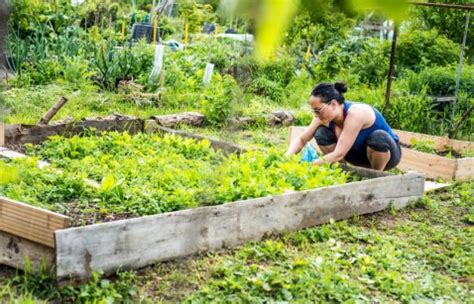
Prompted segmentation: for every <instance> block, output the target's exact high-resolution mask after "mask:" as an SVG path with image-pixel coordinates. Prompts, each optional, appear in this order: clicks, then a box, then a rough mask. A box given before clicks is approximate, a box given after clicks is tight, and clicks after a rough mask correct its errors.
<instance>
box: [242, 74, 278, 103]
mask: <svg viewBox="0 0 474 304" xmlns="http://www.w3.org/2000/svg"><path fill="white" fill-rule="evenodd" d="M250 90H251V91H252V92H253V93H255V94H257V95H260V96H265V97H268V98H270V99H272V100H273V101H276V102H280V101H281V100H282V99H283V96H284V94H285V91H284V88H283V87H282V86H281V85H280V84H279V83H277V82H275V81H272V80H270V79H268V78H267V77H265V76H260V77H258V78H256V79H254V80H253V81H252V84H251V86H250Z"/></svg>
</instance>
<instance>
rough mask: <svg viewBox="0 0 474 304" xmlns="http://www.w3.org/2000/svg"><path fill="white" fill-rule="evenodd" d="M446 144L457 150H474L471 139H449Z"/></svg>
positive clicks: (473, 143)
mask: <svg viewBox="0 0 474 304" xmlns="http://www.w3.org/2000/svg"><path fill="white" fill-rule="evenodd" d="M447 145H448V147H451V148H453V149H454V150H456V151H458V152H462V151H467V150H471V151H474V142H471V141H465V140H457V139H449V140H448V144H447Z"/></svg>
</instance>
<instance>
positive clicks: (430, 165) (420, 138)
mask: <svg viewBox="0 0 474 304" xmlns="http://www.w3.org/2000/svg"><path fill="white" fill-rule="evenodd" d="M395 132H396V133H397V135H398V136H399V138H400V142H401V144H402V145H405V147H403V146H402V160H401V162H400V164H399V165H398V168H399V169H401V170H404V171H406V170H415V171H418V172H422V173H423V174H425V175H426V177H429V178H443V179H445V180H471V179H473V178H474V157H471V156H469V155H470V153H471V152H472V151H474V142H469V141H461V140H454V139H449V138H447V137H440V136H431V135H426V134H419V133H414V132H407V131H401V130H395ZM416 142H418V143H420V142H427V143H430V144H432V148H433V150H434V151H433V152H434V153H427V152H422V151H416V150H414V149H410V148H408V147H407V146H412V145H413V144H414V143H415V144H416ZM450 151H454V152H451V153H450ZM438 154H441V155H438ZM449 154H451V155H452V156H450V157H449ZM456 156H458V158H456Z"/></svg>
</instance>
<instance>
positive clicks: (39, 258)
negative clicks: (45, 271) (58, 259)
mask: <svg viewBox="0 0 474 304" xmlns="http://www.w3.org/2000/svg"><path fill="white" fill-rule="evenodd" d="M27 259H28V260H29V263H30V267H31V269H30V270H32V271H34V272H35V271H38V270H40V268H41V267H42V266H46V267H48V268H51V267H53V266H54V265H55V251H54V249H53V248H51V247H48V246H45V245H41V244H39V243H36V242H32V241H29V240H27V239H25V238H22V237H19V236H17V235H13V234H10V233H8V232H5V231H0V264H3V265H7V266H10V267H14V268H17V269H23V270H25V269H26V268H27V262H26V261H27Z"/></svg>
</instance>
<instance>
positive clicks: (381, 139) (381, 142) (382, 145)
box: [367, 130, 393, 152]
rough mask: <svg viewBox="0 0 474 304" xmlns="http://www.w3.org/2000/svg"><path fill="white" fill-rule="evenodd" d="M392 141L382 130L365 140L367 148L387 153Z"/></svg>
mask: <svg viewBox="0 0 474 304" xmlns="http://www.w3.org/2000/svg"><path fill="white" fill-rule="evenodd" d="M391 141H393V139H392V138H391V137H390V135H389V134H388V133H387V132H386V131H384V130H376V131H374V132H372V133H371V134H370V136H369V137H368V138H367V147H368V148H370V149H372V150H374V151H376V152H389V151H390V146H391Z"/></svg>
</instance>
